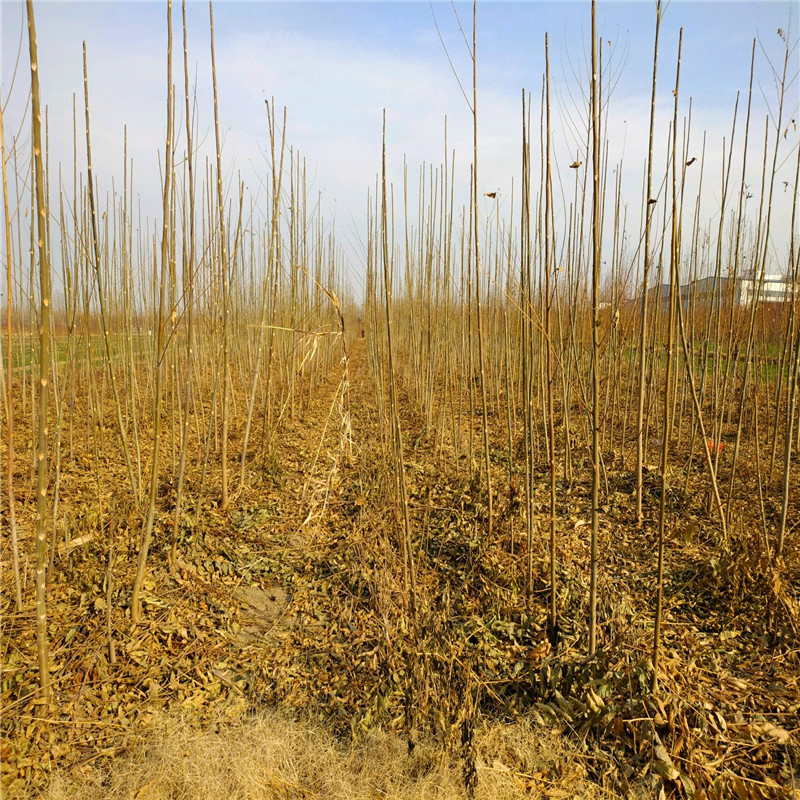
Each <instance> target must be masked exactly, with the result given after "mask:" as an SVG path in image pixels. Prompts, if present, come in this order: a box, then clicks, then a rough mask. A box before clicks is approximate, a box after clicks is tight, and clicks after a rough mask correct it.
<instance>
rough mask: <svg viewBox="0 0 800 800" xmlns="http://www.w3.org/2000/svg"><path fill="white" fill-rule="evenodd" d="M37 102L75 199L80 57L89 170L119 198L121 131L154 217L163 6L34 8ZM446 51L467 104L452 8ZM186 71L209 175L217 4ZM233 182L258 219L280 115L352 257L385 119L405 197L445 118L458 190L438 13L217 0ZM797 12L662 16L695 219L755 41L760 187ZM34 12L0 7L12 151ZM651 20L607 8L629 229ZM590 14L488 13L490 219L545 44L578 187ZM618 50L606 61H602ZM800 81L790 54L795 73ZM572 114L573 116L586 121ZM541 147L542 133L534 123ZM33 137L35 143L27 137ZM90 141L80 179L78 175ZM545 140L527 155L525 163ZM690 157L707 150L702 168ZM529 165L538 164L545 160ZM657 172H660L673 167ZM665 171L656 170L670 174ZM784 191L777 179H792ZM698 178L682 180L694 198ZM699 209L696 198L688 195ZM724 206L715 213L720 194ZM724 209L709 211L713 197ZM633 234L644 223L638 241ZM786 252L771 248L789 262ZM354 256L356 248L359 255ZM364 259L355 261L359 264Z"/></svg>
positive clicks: (663, 126) (636, 195) (492, 8)
mask: <svg viewBox="0 0 800 800" xmlns="http://www.w3.org/2000/svg"><path fill="white" fill-rule="evenodd" d="M456 8H457V10H458V13H459V15H460V19H461V23H462V24H463V26H464V30H465V33H466V34H467V36H468V37H471V22H472V7H471V4H457V5H456ZM35 11H36V24H37V33H38V37H39V48H40V61H41V64H40V71H39V75H40V80H41V88H42V94H43V101H44V102H45V103H47V105H48V108H49V119H50V153H51V172H53V171H55V170H56V169H57V167H56V165H57V164H58V163H59V162H61V163H62V164H63V168H64V171H65V176H64V180H65V182H66V184H67V185H68V186H69V187H70V188H69V194H70V196H71V174H72V96H73V93H75V94H76V95H77V99H78V110H79V136H82V129H83V126H82V124H81V119H82V116H81V104H82V92H83V84H82V61H81V59H82V56H81V43H82V41H83V40H86V43H87V49H88V58H89V82H90V94H91V114H92V137H93V157H94V161H95V164H94V167H95V172H96V174H97V176H98V180H99V181H100V186H101V189H105V190H108V189H110V187H111V179H112V177H113V178H114V180H115V185H116V186H117V189H118V190H119V188H120V186H121V181H122V163H123V158H122V152H123V151H122V133H123V128H124V126H125V125H127V130H128V142H129V145H128V148H129V154H130V155H132V156H133V157H134V164H135V188H136V191H137V193H138V194H139V195H140V197H141V200H142V207H143V209H144V211H145V212H146V213H150V214H152V215H153V216H156V215H157V213H158V208H159V199H158V198H159V189H158V185H159V172H158V165H159V158H163V143H162V140H163V136H164V131H165V120H164V118H165V111H164V107H165V97H166V88H165V76H166V66H165V53H166V23H165V18H166V7H165V4H162V3H154V2H147V3H145V2H136V3H132V2H103V3H97V2H81V3H72V2H40V3H36V4H35ZM433 12H434V13H435V15H436V20H437V21H438V25H439V29H440V31H441V35H442V37H443V39H444V42H445V45H446V47H447V51H448V52H449V54H450V57H451V59H452V61H453V64H454V66H455V69H456V71H457V73H458V75H459V77H460V79H461V81H462V83H463V84H464V87H465V89H467V92H468V93H469V92H470V86H471V65H470V61H469V57H468V54H467V51H466V47H465V45H464V42H463V40H462V38H461V34H460V32H459V30H458V24H457V22H456V18H455V15H454V13H453V10H452V8H451V6H450V4H449V3H436V4H434V6H433ZM187 14H188V20H189V62H190V68H191V69H192V70H193V74H194V75H195V76H196V80H197V93H198V109H199V110H198V131H197V133H196V140H198V141H199V140H203V141H204V144H203V146H202V151H201V152H202V154H203V157H204V156H205V155H209V156H210V155H212V154H213V109H212V106H211V103H210V96H211V78H210V59H209V34H208V5H207V3H199V2H191V3H189V4H188V6H187ZM214 18H215V19H214V21H215V36H216V48H217V71H218V79H219V92H220V113H221V122H222V127H223V131H224V137H225V148H224V152H223V159H224V167H225V169H226V172H227V177H228V182H229V184H230V182H231V181H232V180H235V178H234V176H235V174H236V173H237V172H238V171H241V174H242V178H243V179H244V180H245V182H246V183H247V185H248V187H249V191H250V193H251V194H252V196H253V197H254V198H255V201H256V202H257V203H258V202H260V201H261V200H263V193H262V194H259V189H258V185H259V181H260V180H265V179H266V176H267V164H266V161H265V158H264V155H263V153H264V152H265V150H266V149H267V147H268V132H267V125H266V116H265V110H264V100H265V99H266V98H271V97H274V98H275V102H276V104H277V106H278V107H279V108H281V107H283V106H286V107H287V110H288V142H289V144H291V145H293V146H294V147H296V148H297V149H298V150H299V152H300V153H301V154H302V155H303V156H304V157H305V158H306V160H307V165H308V173H309V176H310V178H311V179H313V183H312V186H311V193H312V195H316V193H317V192H322V193H323V194H322V205H323V208H324V209H325V213H326V217H327V218H329V219H330V218H332V217H333V216H335V217H336V220H337V222H336V224H337V230H338V231H339V233H340V234H341V235H342V236H343V237H344V238H345V239H347V238H350V239H351V240H352V241H353V242H355V240H356V239H357V238H358V236H359V235H360V234H361V233H362V232H363V217H364V208H365V204H366V194H367V190H368V189H370V188H371V187H373V186H374V185H375V176H376V174H377V172H378V170H379V168H380V136H381V114H382V109H383V108H386V109H387V124H388V136H387V147H388V158H389V167H390V177H391V179H392V180H393V181H394V182H395V183H396V184H399V183H400V182H401V181H402V165H403V158H404V157H405V158H406V159H407V161H408V164H409V172H410V173H411V174H412V175H414V174H416V170H417V168H418V166H419V165H420V164H422V163H423V162H424V163H428V164H430V163H434V164H439V163H441V161H442V159H443V157H444V118H445V116H446V117H447V119H448V144H449V146H450V147H454V148H455V150H456V162H457V171H458V173H459V176H460V178H459V180H460V182H461V185H460V187H459V188H460V189H461V190H463V188H464V187H465V186H466V184H467V181H468V175H469V162H470V158H471V148H472V145H471V136H472V127H471V116H470V112H469V109H468V108H467V105H466V102H465V100H464V98H463V96H462V95H461V91H460V89H459V86H458V83H457V81H456V78H455V77H454V75H453V70H452V69H451V67H450V64H449V63H448V59H447V56H446V54H445V51H444V48H443V46H442V42H441V41H440V39H439V35H438V34H437V30H436V26H435V24H434V21H433V15H432V8H431V5H430V4H429V3H427V2H410V3H377V2H361V3H337V2H330V3H265V2H217V3H216V4H215V7H214ZM798 18H800V5H798V4H797V3H796V2H795V3H791V2H722V1H720V2H680V1H679V0H673V2H671V3H669V4H668V6H667V8H666V11H665V14H664V18H663V23H662V31H661V44H660V63H659V101H658V120H659V131H658V134H657V146H658V147H660V148H661V149H663V148H665V146H666V138H667V130H668V124H669V120H670V119H671V115H672V102H673V99H672V92H671V89H672V87H673V85H674V80H675V59H676V54H677V42H678V35H679V30H680V29H681V27H683V29H684V33H683V59H682V67H681V93H680V101H681V104H680V105H681V112H680V113H681V118H682V119H683V117H685V116H686V114H687V113H688V110H689V102H690V99H691V107H692V143H693V144H696V147H693V148H692V153H693V154H696V155H698V156H699V155H700V147H701V143H702V136H703V132H704V131H705V133H706V163H705V165H704V181H705V182H706V188H704V194H703V204H704V208H705V209H706V214H705V216H706V218H707V219H712V218H713V214H714V203H715V202H716V203H717V206H718V202H719V197H718V195H719V190H718V186H719V176H720V174H721V158H722V156H721V153H722V140H723V138H724V137H725V138H727V139H728V140H729V138H730V129H731V123H732V120H733V108H734V103H735V101H736V94H737V92H741V93H742V99H741V101H740V103H741V107H740V118H739V130H738V131H737V137H738V141H741V130H742V126H743V118H744V117H743V115H744V102H745V99H746V98H745V96H744V95H745V94H746V90H747V83H748V75H749V67H750V52H751V47H752V42H753V39H754V38H756V37H758V39H759V44H758V46H757V54H756V69H757V83H756V87H755V92H754V109H753V123H752V125H753V127H752V129H751V137H753V138H754V139H755V142H756V144H755V145H754V147H753V148H752V153H753V154H752V156H751V157H750V162H751V172H750V173H749V175H750V174H752V180H754V181H756V182H757V181H758V179H759V167H760V159H761V148H762V147H763V144H762V142H763V130H764V119H765V116H766V114H767V113H768V107H767V104H766V103H767V102H770V103H773V104H774V101H775V97H776V95H775V86H774V80H773V76H772V74H771V72H770V67H769V63H768V58H769V59H772V61H773V62H774V63H775V64H778V63H779V62H780V60H781V58H782V52H783V42H782V41H781V40H780V39H779V37H778V35H777V29H778V28H779V27H780V28H782V29H783V30H784V31H787V30H788V31H789V35H790V37H791V41H796V40H797V31H798V22H800V19H798ZM23 19H24V5H23V4H22V3H21V2H8V1H6V0H4V1H3V2H2V100H3V103H7V106H6V113H5V127H6V140H7V144H8V145H9V146H10V140H11V138H12V137H13V135H14V134H15V133H16V131H17V130H20V128H21V126H22V122H23V113H24V108H25V102H26V99H27V97H26V93H27V85H28V80H29V72H28V70H29V67H28V61H27V59H28V54H27V43H26V39H24V38H23V40H22V41H23V50H22V58H21V66H20V71H19V73H18V75H17V80H16V83H15V84H14V85H13V86H12V84H11V79H12V74H13V67H14V62H15V59H16V56H17V52H18V47H19V42H20V37H21V36H23V37H24V36H25V34H26V31H25V28H24V26H23ZM180 20H181V15H180V4H179V3H177V4H176V5H175V6H174V8H173V26H174V37H175V43H176V53H175V66H174V80H175V82H176V84H177V85H178V89H179V91H180V89H181V88H182V82H183V74H182V63H181V54H180V41H181V29H180ZM654 21H655V2H624V3H606V2H600V3H599V4H598V26H599V30H600V33H601V35H602V37H603V40H604V50H605V58H606V59H607V74H612V73H613V74H616V75H617V76H618V81H617V83H616V84H615V86H614V90H613V92H612V94H611V97H610V101H609V116H608V139H609V156H610V162H611V166H612V167H613V166H614V165H615V164H616V163H617V162H618V161H619V160H620V159H621V158H623V157H624V174H625V181H626V183H625V186H626V192H627V194H628V197H626V200H628V202H630V204H631V214H632V217H634V216H635V215H637V214H638V205H639V203H640V200H641V189H640V187H641V175H642V168H643V162H644V157H645V155H646V147H647V121H648V113H649V94H650V80H651V71H652V50H653V30H654ZM589 25H590V5H589V3H588V2H581V3H576V2H554V1H552V0H551V2H528V3H523V2H518V3H502V2H497V3H495V2H486V3H479V6H478V70H479V73H478V88H479V97H478V106H479V138H480V154H479V159H480V161H479V163H480V167H479V170H480V173H479V174H480V182H481V189H482V190H485V191H495V190H496V191H498V192H499V197H498V202H497V205H496V206H495V205H489V204H488V201H483V202H484V203H485V204H486V205H485V206H484V212H485V213H486V214H491V213H494V209H495V208H496V209H498V210H499V212H500V213H507V212H508V211H509V210H510V207H511V199H510V198H511V193H512V183H513V186H514V187H515V188H514V190H513V191H514V193H515V194H516V195H517V197H518V194H519V189H518V187H519V172H520V156H519V151H520V135H521V133H520V116H521V112H520V103H521V101H520V92H521V90H522V89H523V88H526V89H528V90H529V91H530V92H531V93H532V94H533V97H534V100H533V105H534V118H536V117H537V112H538V102H539V95H540V91H541V85H542V74H543V70H544V35H545V32H546V31H547V32H549V36H550V57H551V83H552V88H553V96H554V109H553V114H554V123H553V124H554V131H553V135H554V147H555V149H556V167H557V169H559V170H560V172H561V175H560V177H561V179H562V180H563V181H565V182H569V181H571V180H572V179H573V175H572V173H570V170H569V169H567V168H566V167H568V164H569V163H570V161H571V160H572V158H573V157H575V154H576V153H578V152H579V148H580V146H581V141H582V135H581V134H580V131H579V130H576V125H577V126H578V128H579V127H580V124H581V122H580V120H581V115H582V114H583V113H584V111H583V109H582V108H580V93H581V91H586V90H587V88H586V87H587V69H586V60H587V52H588V46H589ZM609 43H610V44H609ZM797 70H798V59H797V51H795V53H794V57H793V59H792V63H791V64H790V73H791V74H792V75H795V74H796V73H797ZM576 106H577V107H576ZM786 111H787V112H788V117H787V122H788V119H789V118H792V117H794V118H797V116H798V83H797V80H795V82H794V83H793V85H792V87H791V90H790V93H789V100H788V103H787V107H786ZM534 128H535V129H536V131H538V122H537V121H535V122H534ZM22 131H23V132H22V136H23V138H24V137H25V136H26V130H25V129H24V127H23V128H22ZM797 143H798V133H797V132H796V131H794V130H792V128H791V126H790V127H789V135H788V136H787V139H786V140H785V142H784V143H783V144H782V151H781V159H783V158H784V157H786V158H788V162H787V164H784V165H783V167H782V172H781V178H784V179H786V177H785V175H788V179H789V180H790V181H791V180H792V179H793V175H794V161H793V159H792V157H791V153H792V151H793V148H796V147H797ZM82 147H83V144H82V140H80V141H79V157H78V161H79V167H81V168H82V167H83V164H84V162H85V156H84V155H83V154H82ZM535 148H536V142H535V141H534V149H535ZM695 151H696V152H695ZM534 160H536V159H534ZM662 163H663V162H662ZM662 172H663V169H662ZM784 173H785V175H784ZM698 176H699V171H698V172H697V173H695V174H694V175H691V176H690V178H691V180H695V181H696V180H697V179H698ZM687 189H688V190H689V193H690V194H691V191H696V185H695V186H692V185H689V184H688V183H687ZM715 193H716V195H715ZM715 197H716V199H715ZM790 208H791V191H789V192H785V191H783V187H780V191H779V192H778V196H776V198H775V203H774V211H773V213H774V221H773V230H774V233H775V239H776V242H779V241H782V242H785V241H787V240H788V230H789V218H790V217H789V210H790ZM632 227H633V228H634V229H635V228H636V225H635V224H632ZM779 246H780V245H779V244H776V247H779ZM353 247H354V248H355V249H357V247H356V246H355V245H353ZM353 257H354V261H357V260H358V258H357V254H356V253H354V254H353Z"/></svg>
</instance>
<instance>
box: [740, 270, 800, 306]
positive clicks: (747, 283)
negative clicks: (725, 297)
mask: <svg viewBox="0 0 800 800" xmlns="http://www.w3.org/2000/svg"><path fill="white" fill-rule="evenodd" d="M793 289H794V291H793ZM736 290H737V291H736V304H737V305H740V306H749V305H751V304H752V303H753V300H754V299H755V298H756V296H757V297H758V300H759V301H760V302H762V303H790V302H791V301H792V299H793V297H795V296H796V294H797V292H798V287H797V286H795V287H792V282H791V281H789V280H787V279H786V278H784V277H783V276H782V275H765V276H764V281H763V284H762V286H761V291H760V292H759V278H758V276H756V277H752V276H751V277H748V278H741V279H740V280H738V281H737V286H736Z"/></svg>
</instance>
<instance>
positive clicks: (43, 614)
mask: <svg viewBox="0 0 800 800" xmlns="http://www.w3.org/2000/svg"><path fill="white" fill-rule="evenodd" d="M26 5H27V12H28V44H29V46H30V55H31V113H32V116H33V160H34V170H35V176H36V225H35V226H34V223H33V221H31V231H33V229H34V227H35V228H36V231H37V233H38V244H39V291H40V298H39V301H40V303H41V310H40V316H39V419H38V434H37V443H36V652H37V656H38V662H39V692H40V694H41V697H42V699H43V700H44V701H45V702H46V703H48V704H49V703H50V697H51V692H50V664H49V656H48V646H47V597H46V587H47V582H46V574H45V573H46V565H47V531H46V521H47V434H48V427H47V412H48V406H49V400H50V381H49V377H48V372H49V370H50V312H51V291H50V253H49V247H48V245H49V243H48V241H47V214H48V209H47V197H46V196H45V191H46V189H45V185H44V165H43V159H42V111H41V105H40V101H39V57H38V53H37V48H36V23H35V21H34V16H33V0H27V4H26ZM9 288H10V286H9ZM9 335H10V331H9Z"/></svg>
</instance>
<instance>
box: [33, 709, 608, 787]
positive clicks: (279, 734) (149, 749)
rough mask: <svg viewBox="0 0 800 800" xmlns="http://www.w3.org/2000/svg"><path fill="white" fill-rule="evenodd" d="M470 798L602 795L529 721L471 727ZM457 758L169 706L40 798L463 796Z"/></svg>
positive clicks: (559, 741) (279, 720)
mask: <svg viewBox="0 0 800 800" xmlns="http://www.w3.org/2000/svg"><path fill="white" fill-rule="evenodd" d="M476 744H477V750H478V767H477V771H478V784H477V789H476V791H475V795H474V796H475V797H476V798H496V800H512V798H518V797H519V798H522V797H528V798H530V797H533V798H536V797H571V798H586V799H587V800H588V799H589V798H603V797H615V796H616V795H612V794H608V793H605V792H603V791H602V790H601V789H599V788H598V787H597V785H596V784H593V783H590V782H589V781H588V780H587V779H586V775H585V771H584V770H583V768H582V767H581V766H580V763H579V762H578V761H576V759H575V757H574V754H572V753H569V752H568V751H567V750H566V749H565V745H564V739H563V738H562V737H561V736H560V735H559V734H558V733H557V732H555V731H550V730H548V729H546V728H541V727H535V726H532V725H530V724H528V723H527V722H524V721H522V722H518V723H515V724H507V725H497V724H494V725H491V726H488V727H484V728H481V729H480V730H479V731H477V732H476ZM466 797H467V792H466V790H465V788H464V784H463V780H462V767H461V763H460V762H459V761H458V760H455V759H453V758H451V757H448V756H446V755H444V753H443V751H442V750H441V749H439V748H437V747H436V746H435V745H434V744H433V743H431V742H423V743H421V744H418V745H417V746H416V747H415V748H414V749H413V752H412V753H411V754H409V752H408V747H407V746H406V743H405V742H404V741H403V740H402V739H401V738H399V737H397V736H395V735H392V734H388V733H385V732H383V731H381V730H374V731H372V732H371V733H369V734H368V735H367V736H366V737H365V738H364V739H363V740H362V741H360V742H358V743H344V742H340V741H337V740H335V739H334V738H332V737H331V736H330V735H328V734H326V733H325V732H324V731H323V730H322V729H320V728H318V727H314V726H312V725H310V724H308V723H303V722H298V721H296V720H292V719H290V718H288V717H286V716H283V715H279V714H277V713H268V714H261V715H259V716H257V717H251V718H248V719H245V720H241V721H237V722H235V723H233V724H231V723H227V722H225V723H216V724H211V725H207V726H204V727H202V728H201V727H199V726H197V725H196V724H193V723H191V722H190V721H187V720H186V719H185V718H181V717H179V716H176V715H174V714H172V715H167V716H163V717H161V718H159V719H158V721H157V722H155V723H154V724H153V725H152V727H149V728H147V729H142V730H141V731H140V732H138V733H137V734H136V735H135V737H134V738H133V739H131V740H130V741H129V743H128V750H127V755H125V756H121V757H118V758H117V759H115V760H114V761H112V762H110V763H109V764H108V766H107V767H105V768H100V767H96V768H94V769H91V770H90V771H88V772H86V771H84V772H83V773H80V772H78V771H77V770H73V772H72V773H71V774H69V775H67V774H64V773H61V774H56V775H55V777H54V779H53V781H52V783H51V784H50V786H49V788H48V789H47V791H46V792H45V793H44V794H43V795H41V798H42V800H65V799H66V798H71V800H95V798H97V799H98V800H99V799H100V798H130V800H167V798H169V800H178V798H180V800H207V798H226V800H256V799H257V798H258V800H271V798H276V800H277V798H281V800H288V799H289V798H325V800H338V799H339V798H341V800H345V798H346V799H347V800H361V799H362V798H363V800H374V798H386V799H387V800H389V799H390V798H391V799H392V800H404V799H405V798H408V799H409V800H410V799H411V798H414V799H415V800H419V799H420V798H436V799H437V800H451V798H452V799H453V800H455V798H466Z"/></svg>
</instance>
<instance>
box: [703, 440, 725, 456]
mask: <svg viewBox="0 0 800 800" xmlns="http://www.w3.org/2000/svg"><path fill="white" fill-rule="evenodd" d="M706 447H707V448H708V450H709V452H711V453H713V452H714V450H716V451H717V452H718V453H721V452H722V442H715V441H714V440H713V439H709V440H708V441H707V442H706Z"/></svg>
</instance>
